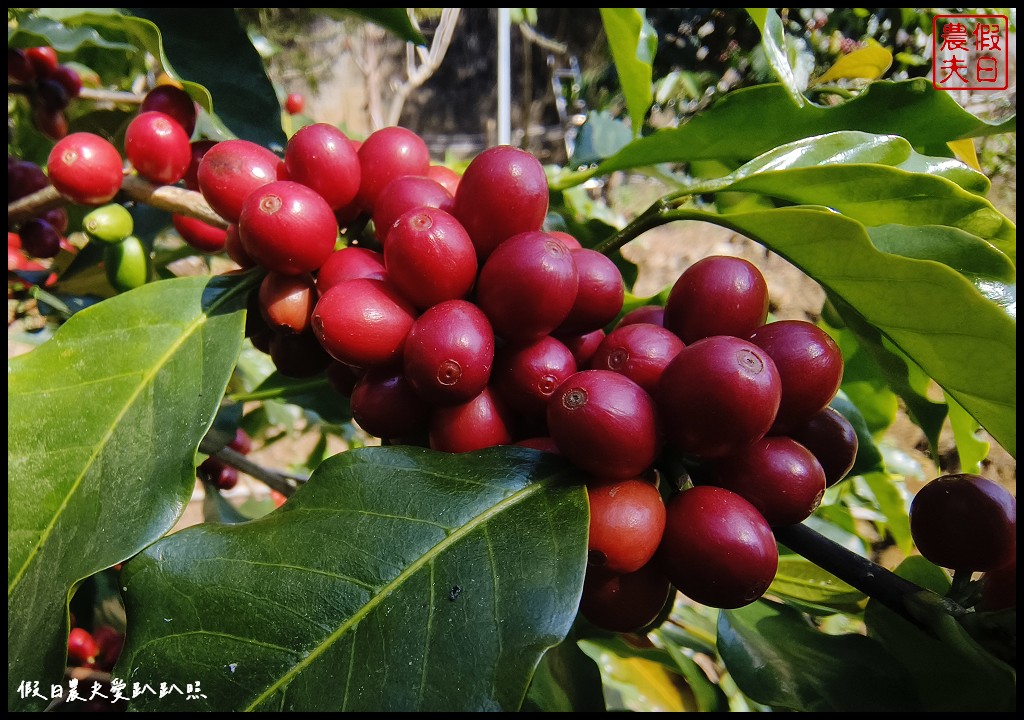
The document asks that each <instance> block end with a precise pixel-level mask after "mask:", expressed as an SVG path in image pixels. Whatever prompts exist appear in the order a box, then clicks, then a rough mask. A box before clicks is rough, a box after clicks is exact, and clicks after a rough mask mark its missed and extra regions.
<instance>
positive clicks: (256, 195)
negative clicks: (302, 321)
mask: <svg viewBox="0 0 1024 720" xmlns="http://www.w3.org/2000/svg"><path fill="white" fill-rule="evenodd" d="M214 150H216V148H214ZM210 152H213V150H211V151H210ZM207 157H209V153H207ZM204 162H205V160H204ZM238 230H239V234H240V235H241V238H242V247H243V248H245V252H246V254H247V255H248V256H249V257H251V258H252V259H253V260H255V261H256V263H257V264H258V265H260V266H261V267H264V268H266V269H267V270H274V271H277V272H281V273H285V274H288V275H299V274H301V273H308V272H313V271H315V270H317V269H319V268H320V266H321V265H323V264H324V262H325V261H326V260H327V258H328V257H330V255H331V253H333V252H334V245H335V242H336V240H337V238H338V223H337V222H336V221H335V219H334V213H333V212H331V208H330V207H328V205H327V201H325V200H324V199H323V198H322V197H320V195H319V194H317V192H316V191H315V190H312V189H310V188H308V187H306V186H305V185H302V184H300V183H297V182H292V181H291V180H277V181H275V182H272V183H267V184H266V185H262V186H260V187H259V188H257V189H256V190H254V191H253V192H252V193H250V194H249V196H248V197H247V198H246V199H245V202H244V203H243V205H242V212H241V214H240V216H239V218H238Z"/></svg>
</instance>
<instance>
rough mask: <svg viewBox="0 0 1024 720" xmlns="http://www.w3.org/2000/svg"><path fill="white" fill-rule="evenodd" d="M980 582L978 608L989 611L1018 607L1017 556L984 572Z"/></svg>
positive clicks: (979, 579)
mask: <svg viewBox="0 0 1024 720" xmlns="http://www.w3.org/2000/svg"><path fill="white" fill-rule="evenodd" d="M978 582H979V584H980V586H981V595H980V597H979V598H978V609H979V610H985V611H988V612H994V611H997V610H1006V609H1007V608H1015V607H1017V557H1016V553H1014V558H1013V560H1011V561H1010V562H1008V563H1006V564H1005V565H1000V566H999V567H997V568H995V569H994V570H989V571H988V572H986V573H983V574H982V576H981V577H980V578H978Z"/></svg>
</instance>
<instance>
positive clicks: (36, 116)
mask: <svg viewBox="0 0 1024 720" xmlns="http://www.w3.org/2000/svg"><path fill="white" fill-rule="evenodd" d="M7 82H8V84H9V88H8V91H9V92H10V91H11V90H12V89H13V90H17V91H18V92H20V93H22V94H24V95H25V97H26V98H28V102H29V105H30V106H31V108H32V124H33V125H35V127H36V129H37V130H39V132H41V133H43V134H44V135H46V136H47V137H48V138H50V139H51V140H59V139H60V138H62V137H64V136H65V135H67V134H68V119H67V116H66V115H65V110H66V109H67V107H68V104H69V103H70V102H71V101H72V100H74V99H75V98H76V97H78V95H79V93H81V92H82V78H81V76H80V75H79V74H78V71H76V70H75V69H74V68H73V67H71V66H70V65H65V64H63V63H61V62H60V61H59V58H58V56H57V51H56V50H54V49H53V48H52V47H50V46H48V45H40V46H38V47H29V48H12V47H8V48H7Z"/></svg>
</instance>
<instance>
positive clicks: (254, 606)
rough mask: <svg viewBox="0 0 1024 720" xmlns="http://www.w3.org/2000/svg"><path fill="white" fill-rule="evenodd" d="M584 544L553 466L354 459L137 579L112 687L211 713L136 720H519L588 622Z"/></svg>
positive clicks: (160, 554) (566, 476)
mask: <svg viewBox="0 0 1024 720" xmlns="http://www.w3.org/2000/svg"><path fill="white" fill-rule="evenodd" d="M587 528H588V514H587V501H586V492H585V489H584V486H583V484H582V482H581V481H580V479H579V476H578V474H577V473H576V472H575V471H574V470H573V469H572V468H571V466H569V465H568V464H566V463H565V462H564V461H563V460H562V459H561V458H558V457H557V456H552V455H550V454H545V453H540V452H536V451H532V450H525V449H522V448H490V449H487V450H484V451H481V452H477V453H472V454H462V455H455V454H448V453H440V452H434V451H431V450H426V449H422V448H411V447H390V448H374V447H367V448H362V449H358V450H351V451H348V452H343V453H340V454H338V455H335V456H334V457H332V458H330V459H328V460H327V461H325V462H324V463H323V464H321V465H320V466H319V467H318V468H317V470H316V471H315V472H314V473H313V475H312V477H311V478H310V480H309V482H308V483H306V484H305V485H303V486H302V487H301V488H299V490H298V491H297V492H296V493H295V494H294V495H293V496H292V497H291V498H290V499H289V500H288V502H287V503H285V504H284V505H283V506H281V508H280V509H279V510H277V511H275V512H273V513H271V514H270V515H267V516H265V517H263V518H260V519H259V520H254V521H252V522H248V523H245V524H242V525H201V526H194V527H191V528H188V529H186V530H183V531H181V532H178V533H175V534H174V535H171V536H169V537H166V538H164V539H163V540H161V541H160V542H158V543H156V544H154V545H152V546H151V547H150V548H149V549H147V550H146V552H145V553H143V554H141V555H140V556H138V557H137V558H135V559H133V560H132V561H131V562H129V563H128V564H127V565H125V568H124V575H123V577H124V579H125V586H126V587H127V590H126V596H125V602H126V607H127V608H128V615H129V618H130V620H129V622H130V627H129V630H128V644H127V645H126V646H125V650H124V653H123V654H122V656H121V659H120V661H119V664H118V668H117V669H116V672H115V674H117V675H118V676H119V677H124V678H125V679H126V681H127V682H129V683H132V682H147V683H155V682H159V681H167V682H176V683H178V685H179V687H184V686H185V684H186V683H190V682H191V683H194V682H195V681H197V680H198V681H201V682H202V687H203V691H204V693H205V695H206V696H207V697H206V698H202V699H200V700H199V701H185V700H184V698H182V697H181V696H175V698H174V699H173V700H172V699H171V698H170V697H165V698H163V699H157V698H154V697H151V696H147V697H146V698H145V700H144V701H140V702H133V703H132V706H133V709H139V710H147V709H148V710H157V709H159V710H168V709H173V708H181V709H183V710H186V709H190V710H217V711H228V710H243V709H251V710H263V711H269V710H276V711H283V710H305V711H326V710H346V711H400V710H407V711H413V710H417V711H418V710H422V711H430V710H434V711H446V712H457V711H471V710H506V711H512V710H517V709H519V707H520V705H521V704H522V702H523V699H524V697H525V694H526V690H527V686H528V684H529V682H530V678H531V677H532V675H533V672H534V670H535V668H536V666H537V664H538V663H539V662H540V660H541V657H542V656H543V654H544V653H545V651H546V650H547V649H548V648H550V647H553V646H554V645H556V644H558V643H559V642H561V641H562V639H563V638H564V637H565V636H566V634H567V633H568V632H569V629H570V627H571V625H572V623H573V620H574V619H575V617H576V611H577V607H578V603H579V598H580V594H581V592H582V587H583V574H584V568H585V566H586V557H587ZM140 700H141V699H140Z"/></svg>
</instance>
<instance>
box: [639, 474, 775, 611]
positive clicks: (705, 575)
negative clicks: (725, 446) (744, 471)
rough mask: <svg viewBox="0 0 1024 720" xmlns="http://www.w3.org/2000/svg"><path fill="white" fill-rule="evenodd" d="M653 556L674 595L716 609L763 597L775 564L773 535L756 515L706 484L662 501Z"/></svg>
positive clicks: (740, 500) (728, 493)
mask: <svg viewBox="0 0 1024 720" xmlns="http://www.w3.org/2000/svg"><path fill="white" fill-rule="evenodd" d="M658 558H659V559H660V561H661V564H662V567H663V568H664V571H665V574H666V575H667V576H668V579H669V580H670V581H671V582H672V584H673V585H674V586H675V587H676V588H677V589H678V590H679V592H681V593H683V594H684V595H686V596H687V597H688V598H690V599H691V600H693V601H695V602H698V603H701V604H702V605H707V606H709V607H715V608H722V609H730V608H738V607H742V606H744V605H749V604H750V603H752V602H754V601H755V600H757V599H758V598H760V597H761V596H762V595H764V593H765V592H766V591H767V590H768V587H769V586H770V585H771V583H772V581H773V580H774V579H775V573H776V571H777V570H778V566H779V551H778V546H777V545H776V544H775V536H774V535H773V534H772V530H771V527H770V526H769V525H768V522H767V521H766V520H765V519H764V517H763V516H762V515H761V513H759V512H758V511H757V509H756V508H755V507H754V506H753V505H751V504H750V503H749V502H748V501H747V500H744V499H743V498H742V497H740V496H739V495H737V494H736V493H734V492H732V491H731V490H726V489H725V488H719V487H713V486H710V485H702V486H698V487H694V488H691V489H689V490H686V491H684V492H681V493H679V494H678V495H676V496H674V497H673V498H672V499H671V500H670V501H669V502H668V505H667V507H666V517H665V533H664V536H663V538H662V542H661V546H660V547H659V549H658Z"/></svg>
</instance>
